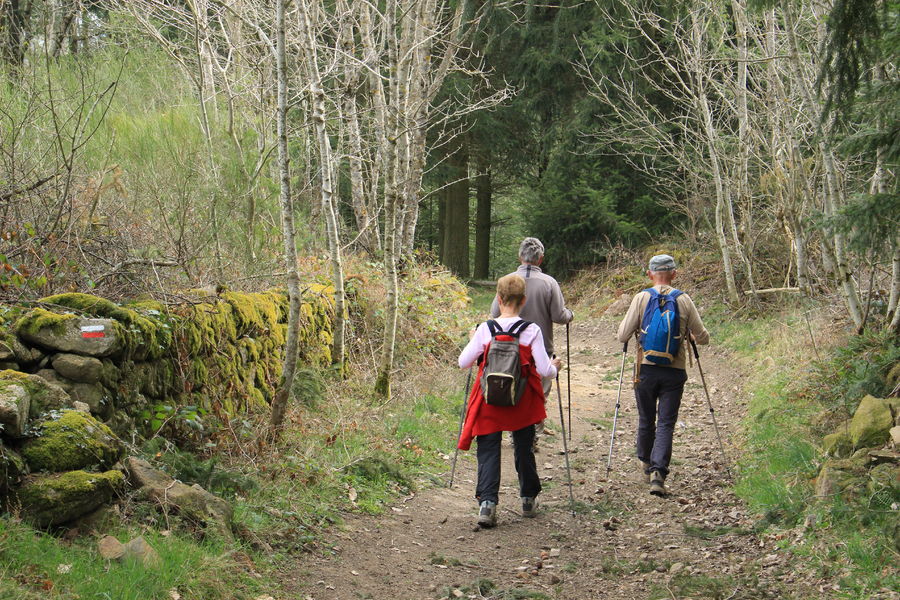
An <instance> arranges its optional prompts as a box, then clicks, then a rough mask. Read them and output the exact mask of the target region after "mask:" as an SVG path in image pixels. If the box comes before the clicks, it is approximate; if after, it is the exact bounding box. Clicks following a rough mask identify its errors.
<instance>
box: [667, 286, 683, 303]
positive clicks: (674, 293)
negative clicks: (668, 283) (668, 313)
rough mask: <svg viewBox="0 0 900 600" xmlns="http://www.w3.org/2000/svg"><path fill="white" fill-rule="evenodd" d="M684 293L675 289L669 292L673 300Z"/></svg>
mask: <svg viewBox="0 0 900 600" xmlns="http://www.w3.org/2000/svg"><path fill="white" fill-rule="evenodd" d="M683 293H684V292H682V291H681V290H676V289H673V290H672V291H671V292H669V298H671V299H672V300H674V299H675V298H677V297H678V296H680V295H682V294H683Z"/></svg>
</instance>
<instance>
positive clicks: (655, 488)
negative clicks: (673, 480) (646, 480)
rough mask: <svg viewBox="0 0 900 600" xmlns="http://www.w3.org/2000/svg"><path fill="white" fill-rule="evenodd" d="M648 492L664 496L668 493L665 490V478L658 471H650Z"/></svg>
mask: <svg viewBox="0 0 900 600" xmlns="http://www.w3.org/2000/svg"><path fill="white" fill-rule="evenodd" d="M650 493H651V494H653V495H654V496H665V495H666V494H667V493H668V492H667V491H666V478H665V477H663V476H662V475H661V474H660V472H659V471H653V472H652V473H650Z"/></svg>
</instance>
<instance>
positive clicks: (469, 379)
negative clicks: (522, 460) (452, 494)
mask: <svg viewBox="0 0 900 600" xmlns="http://www.w3.org/2000/svg"><path fill="white" fill-rule="evenodd" d="M471 383H472V367H469V374H468V375H467V376H466V395H465V396H463V405H462V410H461V411H460V413H459V429H458V430H457V432H456V451H455V452H454V453H453V468H451V469H450V483H449V484H448V485H447V487H448V488H452V487H453V476H454V475H456V459H457V458H458V457H459V436H461V435H462V428H463V421H465V419H466V405H467V404H468V403H469V385H470V384H471Z"/></svg>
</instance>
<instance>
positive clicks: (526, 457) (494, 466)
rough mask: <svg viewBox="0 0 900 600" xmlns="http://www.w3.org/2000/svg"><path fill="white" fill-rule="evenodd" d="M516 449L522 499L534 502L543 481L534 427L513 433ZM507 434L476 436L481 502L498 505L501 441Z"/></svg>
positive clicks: (476, 493) (478, 498)
mask: <svg viewBox="0 0 900 600" xmlns="http://www.w3.org/2000/svg"><path fill="white" fill-rule="evenodd" d="M512 438H513V444H514V445H515V460H516V473H518V474H519V496H521V497H523V498H534V497H535V496H537V495H538V494H539V493H540V491H541V480H540V478H539V477H538V473H537V463H536V462H535V460H534V447H533V446H534V425H529V426H528V427H525V428H523V429H519V430H518V431H513V432H512ZM502 439H503V432H502V431H498V432H496V433H489V434H488V435H479V436H476V438H475V440H476V441H477V442H478V485H477V486H476V487H475V498H476V499H477V500H478V501H479V502H484V501H485V500H489V501H491V502H497V501H498V499H499V495H498V494H499V492H500V441H501V440H502Z"/></svg>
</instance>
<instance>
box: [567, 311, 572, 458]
mask: <svg viewBox="0 0 900 600" xmlns="http://www.w3.org/2000/svg"><path fill="white" fill-rule="evenodd" d="M566 395H567V396H568V397H569V441H570V442H571V441H572V359H571V358H570V357H569V324H568V323H566Z"/></svg>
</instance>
